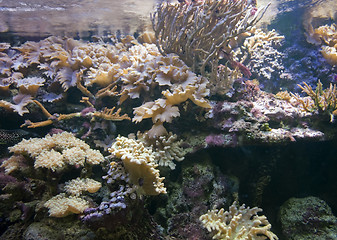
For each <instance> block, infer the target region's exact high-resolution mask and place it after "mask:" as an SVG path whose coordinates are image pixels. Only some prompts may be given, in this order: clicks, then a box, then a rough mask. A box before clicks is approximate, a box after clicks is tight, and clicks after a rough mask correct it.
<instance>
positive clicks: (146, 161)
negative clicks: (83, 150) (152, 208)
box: [109, 137, 166, 195]
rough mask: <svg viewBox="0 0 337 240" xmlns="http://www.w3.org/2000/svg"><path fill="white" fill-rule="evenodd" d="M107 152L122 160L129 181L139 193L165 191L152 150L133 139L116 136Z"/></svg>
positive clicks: (149, 193)
mask: <svg viewBox="0 0 337 240" xmlns="http://www.w3.org/2000/svg"><path fill="white" fill-rule="evenodd" d="M109 152H110V153H111V154H112V156H114V157H116V158H120V159H121V160H122V161H123V165H124V168H125V169H126V171H127V172H128V173H129V178H130V182H131V183H132V184H134V185H135V186H137V192H138V193H139V194H144V195H158V194H160V193H166V188H165V187H164V183H163V180H164V178H163V177H160V176H159V170H157V169H156V167H157V164H155V160H154V158H155V156H154V154H153V152H152V150H150V149H148V148H146V147H145V146H144V145H143V144H142V143H138V142H136V141H135V140H133V139H129V138H126V137H117V138H116V141H115V142H114V143H113V144H112V146H111V147H110V148H109Z"/></svg>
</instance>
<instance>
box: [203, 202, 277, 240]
mask: <svg viewBox="0 0 337 240" xmlns="http://www.w3.org/2000/svg"><path fill="white" fill-rule="evenodd" d="M261 211H262V209H261V208H257V207H254V208H249V207H247V208H246V207H245V205H244V204H243V205H242V206H240V207H237V203H236V202H234V203H233V204H232V205H231V206H230V207H229V211H225V210H224V209H223V208H221V209H220V210H217V209H214V210H211V211H208V212H207V213H206V214H204V215H202V216H200V221H201V222H202V224H203V225H204V227H205V228H206V229H207V230H208V231H209V232H212V233H213V234H214V236H213V239H220V240H224V239H226V240H230V239H232V240H262V239H269V240H277V239H278V237H277V236H276V235H275V234H274V233H273V232H271V231H270V229H271V224H270V223H269V222H268V220H267V218H266V217H265V216H264V215H262V216H259V215H257V213H258V212H261Z"/></svg>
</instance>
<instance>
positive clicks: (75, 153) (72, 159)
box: [62, 147, 88, 166]
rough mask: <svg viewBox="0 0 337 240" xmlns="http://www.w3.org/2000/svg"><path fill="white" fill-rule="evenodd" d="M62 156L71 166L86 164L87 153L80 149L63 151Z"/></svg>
mask: <svg viewBox="0 0 337 240" xmlns="http://www.w3.org/2000/svg"><path fill="white" fill-rule="evenodd" d="M87 151H88V150H87ZM62 156H63V159H62V160H64V161H65V162H68V163H69V164H70V165H78V166H83V165H84V162H85V157H86V152H85V151H83V150H82V149H81V148H79V147H72V148H68V149H65V150H63V151H62Z"/></svg>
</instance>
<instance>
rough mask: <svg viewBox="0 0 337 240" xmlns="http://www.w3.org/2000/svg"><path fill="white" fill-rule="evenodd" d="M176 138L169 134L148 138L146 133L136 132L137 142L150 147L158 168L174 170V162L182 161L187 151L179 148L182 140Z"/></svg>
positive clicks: (174, 135)
mask: <svg viewBox="0 0 337 240" xmlns="http://www.w3.org/2000/svg"><path fill="white" fill-rule="evenodd" d="M177 138H178V136H177V135H176V134H173V133H172V132H169V133H168V134H167V135H163V136H159V137H158V138H150V137H149V136H148V134H147V133H144V134H142V133H141V132H137V140H136V141H138V142H142V143H143V144H144V146H146V147H151V149H152V152H153V155H154V156H155V161H156V163H158V165H159V166H168V167H170V168H171V169H175V166H176V164H175V163H174V162H173V160H175V161H178V162H180V161H182V160H184V158H185V155H186V154H187V153H188V151H187V150H185V149H183V148H182V147H180V145H181V143H182V140H178V139H177Z"/></svg>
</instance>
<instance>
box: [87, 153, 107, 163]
mask: <svg viewBox="0 0 337 240" xmlns="http://www.w3.org/2000/svg"><path fill="white" fill-rule="evenodd" d="M85 153H86V162H87V163H89V164H91V165H97V164H100V163H101V162H103V161H104V157H103V155H102V153H101V152H100V151H98V150H96V149H88V150H86V151H85Z"/></svg>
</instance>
